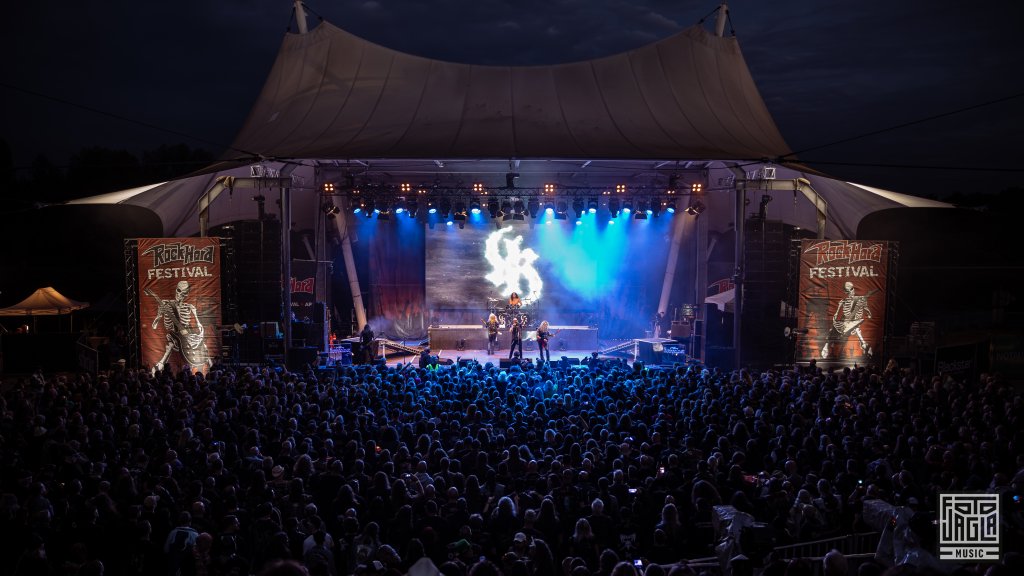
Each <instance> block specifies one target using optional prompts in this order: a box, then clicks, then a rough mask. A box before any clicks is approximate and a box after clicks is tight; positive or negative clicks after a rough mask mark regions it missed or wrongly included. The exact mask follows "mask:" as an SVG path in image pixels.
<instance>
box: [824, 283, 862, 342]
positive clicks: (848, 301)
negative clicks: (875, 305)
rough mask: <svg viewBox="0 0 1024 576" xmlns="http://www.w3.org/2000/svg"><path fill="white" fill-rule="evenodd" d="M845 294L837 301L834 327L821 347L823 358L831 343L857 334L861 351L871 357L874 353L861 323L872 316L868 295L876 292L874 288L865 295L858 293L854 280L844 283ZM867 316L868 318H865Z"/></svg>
mask: <svg viewBox="0 0 1024 576" xmlns="http://www.w3.org/2000/svg"><path fill="white" fill-rule="evenodd" d="M843 292H844V293H845V296H843V298H842V299H841V300H839V302H837V303H836V311H835V313H834V314H833V315H832V329H831V330H830V331H829V334H828V339H827V340H825V345H824V346H823V347H822V348H821V357H822V358H823V359H826V358H828V356H829V344H841V343H842V342H844V341H846V340H847V339H849V337H850V335H852V334H855V335H856V336H857V340H859V344H860V349H861V352H863V354H864V356H867V357H870V356H871V355H872V354H873V351H872V349H871V346H870V345H869V344H868V342H867V341H866V340H865V339H864V334H863V333H862V332H861V329H860V327H861V324H863V323H864V321H865V320H867V319H869V318H872V316H871V308H870V307H869V306H868V297H869V296H871V295H872V294H874V293H875V291H874V290H872V291H871V292H868V293H867V294H865V295H863V296H858V295H857V290H856V288H855V287H854V285H853V282H846V283H845V284H843ZM865 316H867V318H865Z"/></svg>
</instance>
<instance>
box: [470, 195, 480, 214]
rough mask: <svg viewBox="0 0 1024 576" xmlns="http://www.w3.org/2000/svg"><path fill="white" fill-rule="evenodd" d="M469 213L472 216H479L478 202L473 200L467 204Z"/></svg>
mask: <svg viewBox="0 0 1024 576" xmlns="http://www.w3.org/2000/svg"><path fill="white" fill-rule="evenodd" d="M469 211H470V212H472V213H473V214H479V213H480V201H479V200H475V199H474V200H471V201H470V202H469Z"/></svg>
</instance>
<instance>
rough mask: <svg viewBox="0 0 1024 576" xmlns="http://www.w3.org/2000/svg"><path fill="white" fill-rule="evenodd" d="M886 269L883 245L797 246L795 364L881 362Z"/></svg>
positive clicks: (822, 243) (809, 243)
mask: <svg viewBox="0 0 1024 576" xmlns="http://www.w3.org/2000/svg"><path fill="white" fill-rule="evenodd" d="M888 264H889V244H888V243H887V242H876V241H856V240H803V241H801V246H800V297H799V305H798V308H799V313H798V314H797V330H796V334H797V343H796V344H797V346H796V355H795V359H796V361H797V362H809V361H811V360H817V362H818V364H819V365H824V366H853V365H855V364H858V365H864V364H871V363H878V362H880V361H881V359H879V358H876V354H878V353H880V351H881V347H882V343H883V339H884V332H885V297H886V283H887V281H888V275H889V270H888Z"/></svg>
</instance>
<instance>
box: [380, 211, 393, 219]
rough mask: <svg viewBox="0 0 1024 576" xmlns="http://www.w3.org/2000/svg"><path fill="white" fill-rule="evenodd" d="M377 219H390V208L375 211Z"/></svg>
mask: <svg viewBox="0 0 1024 576" xmlns="http://www.w3.org/2000/svg"><path fill="white" fill-rule="evenodd" d="M377 219H378V220H382V221H383V220H391V210H383V211H380V210H378V211H377Z"/></svg>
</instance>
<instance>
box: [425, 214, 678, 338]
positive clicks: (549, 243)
mask: <svg viewBox="0 0 1024 576" xmlns="http://www.w3.org/2000/svg"><path fill="white" fill-rule="evenodd" d="M672 222H673V218H672V217H670V216H668V215H662V216H661V217H659V218H655V217H653V216H652V217H651V218H648V219H645V220H636V219H634V218H632V217H630V216H628V215H625V214H621V215H620V216H619V217H618V218H615V219H614V221H610V219H609V217H608V215H607V213H606V212H605V211H602V212H601V213H600V215H598V214H589V213H587V214H584V215H583V217H582V218H580V223H579V225H577V224H576V218H573V217H570V218H568V219H566V220H557V219H555V218H554V216H553V215H550V214H546V213H543V212H542V213H541V214H540V215H539V216H538V218H536V219H533V218H531V217H530V216H528V215H527V216H526V220H525V221H505V222H500V223H498V224H497V225H495V221H494V220H492V219H491V218H488V217H486V216H484V215H482V214H480V215H473V214H470V215H469V216H468V218H467V222H466V223H465V227H464V228H463V229H460V228H458V227H457V226H446V225H444V224H443V223H440V222H439V223H437V224H436V225H435V226H433V227H431V228H429V229H428V230H427V231H426V263H427V264H426V303H427V307H428V308H429V309H430V311H431V324H441V325H444V324H482V323H483V322H484V320H485V319H486V317H487V314H488V312H489V311H491V310H493V309H495V308H497V309H504V307H505V306H506V305H507V303H508V298H509V295H510V293H512V292H516V293H518V294H519V295H520V297H521V298H522V299H523V311H524V312H525V313H526V314H527V315H528V324H527V325H528V327H529V328H530V329H533V328H535V327H536V325H537V324H538V323H539V322H540V321H541V320H545V319H546V320H548V321H549V322H550V323H551V324H554V325H588V326H597V327H599V328H600V330H601V337H602V338H626V337H638V336H642V335H643V334H644V332H645V330H650V329H651V327H650V324H651V320H652V316H653V314H654V313H655V312H656V310H657V305H658V298H659V297H660V295H661V287H662V283H663V281H664V275H665V262H666V259H667V257H668V250H669V244H670V242H669V238H670V232H671V229H672Z"/></svg>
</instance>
